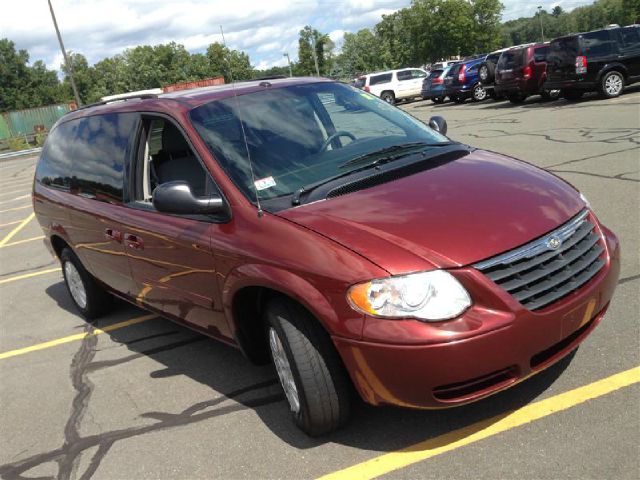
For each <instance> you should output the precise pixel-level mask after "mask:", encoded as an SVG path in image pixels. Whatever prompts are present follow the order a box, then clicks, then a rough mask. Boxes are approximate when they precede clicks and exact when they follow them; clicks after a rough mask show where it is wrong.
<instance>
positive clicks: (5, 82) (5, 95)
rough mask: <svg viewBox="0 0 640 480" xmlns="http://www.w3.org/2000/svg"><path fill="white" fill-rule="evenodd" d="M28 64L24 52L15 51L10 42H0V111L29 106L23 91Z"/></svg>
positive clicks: (27, 95) (27, 74) (27, 55)
mask: <svg viewBox="0 0 640 480" xmlns="http://www.w3.org/2000/svg"><path fill="white" fill-rule="evenodd" d="M28 62H29V54H28V53H27V51H26V50H17V51H16V46H15V44H14V43H13V42H12V41H11V40H8V39H6V38H3V39H2V40H0V111H5V110H15V109H17V108H27V107H28V106H29V104H30V100H29V94H28V92H27V91H25V89H24V81H25V79H26V78H28V76H29V67H28V66H27V63H28Z"/></svg>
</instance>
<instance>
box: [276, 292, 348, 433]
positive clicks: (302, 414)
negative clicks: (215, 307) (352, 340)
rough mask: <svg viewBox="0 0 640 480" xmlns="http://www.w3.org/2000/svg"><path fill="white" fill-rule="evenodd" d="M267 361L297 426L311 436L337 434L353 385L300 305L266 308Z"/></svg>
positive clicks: (278, 302) (325, 336)
mask: <svg viewBox="0 0 640 480" xmlns="http://www.w3.org/2000/svg"><path fill="white" fill-rule="evenodd" d="M265 316H266V318H265V320H266V325H267V335H268V341H269V347H270V350H271V357H272V359H273V363H274V365H275V366H276V371H277V373H278V377H279V379H280V384H281V385H282V388H283V390H284V391H285V394H286V397H287V401H288V403H289V408H290V409H291V414H292V416H293V420H294V422H295V423H296V425H297V426H298V427H299V428H300V429H301V430H302V431H304V432H305V433H306V434H308V435H310V436H318V435H322V434H325V433H329V432H331V431H334V430H336V429H338V428H340V427H341V426H342V425H344V423H346V421H347V420H348V418H349V413H350V408H351V385H350V382H349V378H348V375H347V373H346V371H345V369H344V366H343V365H342V361H341V359H340V356H339V355H338V352H337V351H336V349H335V347H334V346H333V343H332V341H331V338H330V337H329V335H328V334H327V332H326V331H325V330H324V329H323V328H322V326H321V325H320V324H319V323H318V321H317V320H316V319H315V318H313V317H312V316H311V315H310V314H309V312H307V311H306V310H305V309H304V308H303V307H301V306H300V305H298V304H296V303H294V302H292V301H289V300H286V299H278V298H277V299H274V300H272V301H271V302H269V304H268V305H267V309H266V314H265Z"/></svg>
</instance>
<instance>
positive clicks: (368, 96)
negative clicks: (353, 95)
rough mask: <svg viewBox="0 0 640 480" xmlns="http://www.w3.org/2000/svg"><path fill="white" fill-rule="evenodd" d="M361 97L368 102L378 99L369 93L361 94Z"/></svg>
mask: <svg viewBox="0 0 640 480" xmlns="http://www.w3.org/2000/svg"><path fill="white" fill-rule="evenodd" d="M360 96H361V97H363V98H366V99H367V100H373V99H374V98H376V97H375V96H374V95H371V94H370V93H367V92H360Z"/></svg>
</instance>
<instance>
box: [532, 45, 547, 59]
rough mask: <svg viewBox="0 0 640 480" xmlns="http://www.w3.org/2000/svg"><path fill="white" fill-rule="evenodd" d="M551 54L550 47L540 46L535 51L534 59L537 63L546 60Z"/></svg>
mask: <svg viewBox="0 0 640 480" xmlns="http://www.w3.org/2000/svg"><path fill="white" fill-rule="evenodd" d="M548 55H549V47H548V46H546V47H538V48H536V49H535V51H534V52H533V59H534V61H535V62H536V63H541V62H546V61H547V56H548Z"/></svg>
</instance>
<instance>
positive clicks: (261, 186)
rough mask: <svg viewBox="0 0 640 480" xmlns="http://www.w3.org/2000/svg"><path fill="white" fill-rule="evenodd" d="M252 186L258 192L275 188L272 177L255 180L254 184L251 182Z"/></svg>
mask: <svg viewBox="0 0 640 480" xmlns="http://www.w3.org/2000/svg"><path fill="white" fill-rule="evenodd" d="M253 184H254V185H255V186H256V189H257V190H258V191H260V190H266V189H267V188H271V187H275V186H276V181H275V180H274V179H273V177H265V178H261V179H260V180H256V181H255V182H253Z"/></svg>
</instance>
